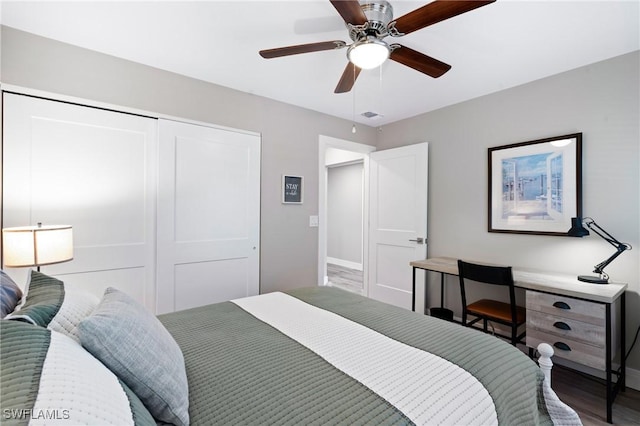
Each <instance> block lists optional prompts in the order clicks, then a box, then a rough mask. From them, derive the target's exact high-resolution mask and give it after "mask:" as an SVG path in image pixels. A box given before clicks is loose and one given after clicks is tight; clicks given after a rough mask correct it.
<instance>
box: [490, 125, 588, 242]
mask: <svg viewBox="0 0 640 426" xmlns="http://www.w3.org/2000/svg"><path fill="white" fill-rule="evenodd" d="M488 206H489V232H510V233H518V234H539V235H564V236H566V235H567V231H569V229H570V228H571V218H572V217H575V216H582V133H575V134H572V135H564V136H557V137H553V138H547V139H540V140H535V141H529V142H521V143H514V144H511V145H504V146H498V147H495V148H489V203H488Z"/></svg>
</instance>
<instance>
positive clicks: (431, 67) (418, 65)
mask: <svg viewBox="0 0 640 426" xmlns="http://www.w3.org/2000/svg"><path fill="white" fill-rule="evenodd" d="M394 46H399V47H396V48H395V49H394V50H393V52H391V55H390V56H389V59H391V60H393V61H396V62H399V63H401V64H402V65H406V66H408V67H409V68H413V69H414V70H416V71H420V72H421V73H424V74H427V75H428V76H431V77H433V78H438V77H440V76H441V75H442V74H444V73H446V72H447V71H449V70H450V69H451V65H449V64H445V63H444V62H441V61H439V60H437V59H434V58H432V57H431V56H427V55H425V54H424V53H420V52H418V51H417V50H413V49H411V48H409V47H406V46H402V45H399V44H397V45H394Z"/></svg>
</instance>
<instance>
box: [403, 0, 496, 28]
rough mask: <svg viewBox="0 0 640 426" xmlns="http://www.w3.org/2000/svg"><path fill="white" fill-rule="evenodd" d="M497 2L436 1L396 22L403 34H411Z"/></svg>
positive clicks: (471, 0) (477, 0)
mask: <svg viewBox="0 0 640 426" xmlns="http://www.w3.org/2000/svg"><path fill="white" fill-rule="evenodd" d="M495 1H496V0H468V1H467V0H455V1H452V0H435V1H433V2H431V3H429V4H427V5H425V6H422V7H420V8H418V9H416V10H414V11H413V12H409V13H407V14H406V15H403V16H401V17H399V18H398V19H396V20H395V28H396V29H397V30H398V31H399V32H400V33H401V34H409V33H412V32H414V31H416V30H419V29H421V28H424V27H428V26H429V25H433V24H435V23H437V22H440V21H444V20H445V19H449V18H453V17H454V16H458V15H461V14H463V13H465V12H469V11H471V10H473V9H477V8H479V7H481V6H486V5H488V4H490V3H493V2H495Z"/></svg>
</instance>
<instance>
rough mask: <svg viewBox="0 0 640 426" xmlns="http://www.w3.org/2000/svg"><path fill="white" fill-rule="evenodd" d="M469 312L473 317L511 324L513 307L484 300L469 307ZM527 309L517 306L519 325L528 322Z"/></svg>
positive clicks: (495, 301)
mask: <svg viewBox="0 0 640 426" xmlns="http://www.w3.org/2000/svg"><path fill="white" fill-rule="evenodd" d="M467 311H468V312H469V314H471V315H475V316H483V317H489V318H495V319H496V320H499V321H503V322H511V306H510V305H509V304H508V303H504V302H498V301H497V300H491V299H482V300H478V301H477V302H473V303H472V304H470V305H467ZM526 312H527V311H526V309H525V308H523V307H521V306H516V317H517V323H518V325H520V324H524V323H525V321H526V320H527V316H526Z"/></svg>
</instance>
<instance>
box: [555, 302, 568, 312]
mask: <svg viewBox="0 0 640 426" xmlns="http://www.w3.org/2000/svg"><path fill="white" fill-rule="evenodd" d="M553 306H555V307H556V308H558V309H566V310H569V309H571V306H569V305H567V304H566V303H564V302H556V303H554V304H553Z"/></svg>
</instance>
